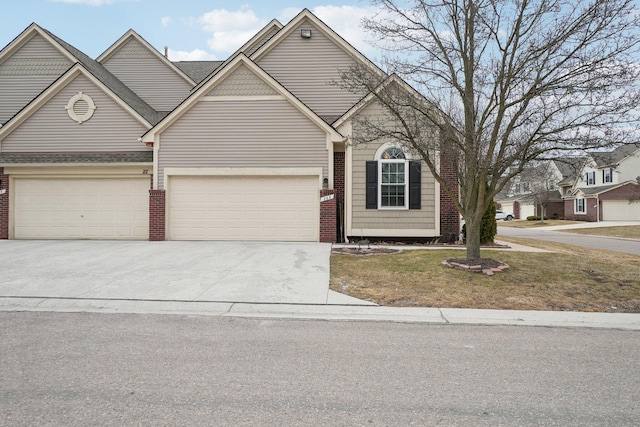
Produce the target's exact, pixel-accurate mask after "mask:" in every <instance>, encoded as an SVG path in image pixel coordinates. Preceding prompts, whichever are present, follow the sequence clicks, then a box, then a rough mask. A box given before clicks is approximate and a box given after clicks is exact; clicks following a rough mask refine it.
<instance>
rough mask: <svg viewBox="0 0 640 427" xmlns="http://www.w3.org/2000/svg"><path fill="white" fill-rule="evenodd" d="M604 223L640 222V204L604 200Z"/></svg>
mask: <svg viewBox="0 0 640 427" xmlns="http://www.w3.org/2000/svg"><path fill="white" fill-rule="evenodd" d="M602 220H603V221H640V202H636V203H629V202H628V201H626V200H603V201H602Z"/></svg>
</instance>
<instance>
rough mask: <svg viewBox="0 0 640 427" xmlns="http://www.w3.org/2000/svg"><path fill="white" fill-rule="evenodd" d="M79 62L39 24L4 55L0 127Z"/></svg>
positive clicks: (1, 55)
mask: <svg viewBox="0 0 640 427" xmlns="http://www.w3.org/2000/svg"><path fill="white" fill-rule="evenodd" d="M77 61H78V59H77V58H75V57H74V56H73V55H72V54H71V53H70V52H69V51H68V50H66V49H65V48H64V47H63V46H62V45H60V44H59V43H58V42H57V41H56V40H55V39H54V38H53V37H51V36H50V34H49V33H48V32H47V31H45V30H44V29H43V28H41V27H40V26H38V25H37V24H31V25H30V26H29V27H28V28H27V29H25V30H24V31H23V32H22V33H21V34H20V35H19V36H18V37H16V38H15V39H14V40H13V41H11V42H10V43H9V44H8V45H7V46H6V47H5V48H4V49H2V51H0V126H2V125H3V124H4V123H6V122H7V121H9V119H11V117H13V116H14V115H15V114H16V113H17V112H18V111H20V110H21V109H22V108H24V106H25V105H27V104H28V103H29V102H30V101H31V100H32V99H33V98H35V97H36V96H37V95H38V94H39V93H40V92H42V91H43V90H44V89H45V88H46V87H47V86H49V85H50V84H51V83H53V82H54V81H55V80H56V79H57V78H58V77H60V76H61V75H62V74H64V72H65V71H67V70H68V69H69V68H70V67H71V66H72V65H73V64H74V63H75V62H77Z"/></svg>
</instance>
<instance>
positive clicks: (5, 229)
mask: <svg viewBox="0 0 640 427" xmlns="http://www.w3.org/2000/svg"><path fill="white" fill-rule="evenodd" d="M3 191H4V193H3V194H0V239H8V238H9V175H5V174H4V168H0V193H2V192H3Z"/></svg>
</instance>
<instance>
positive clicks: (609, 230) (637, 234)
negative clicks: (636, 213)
mask: <svg viewBox="0 0 640 427" xmlns="http://www.w3.org/2000/svg"><path fill="white" fill-rule="evenodd" d="M558 231H562V232H564V233H575V234H589V235H592V236H607V237H626V238H628V239H640V225H630V226H620V227H595V228H576V229H568V230H558Z"/></svg>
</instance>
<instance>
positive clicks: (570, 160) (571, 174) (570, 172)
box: [553, 157, 586, 186]
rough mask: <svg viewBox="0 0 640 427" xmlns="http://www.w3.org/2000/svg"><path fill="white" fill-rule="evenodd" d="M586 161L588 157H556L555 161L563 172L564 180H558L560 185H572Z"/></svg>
mask: <svg viewBox="0 0 640 427" xmlns="http://www.w3.org/2000/svg"><path fill="white" fill-rule="evenodd" d="M585 161H586V157H563V158H561V159H555V160H553V162H554V163H555V165H556V167H557V168H558V170H559V171H560V173H561V174H562V180H560V182H558V185H559V186H571V185H573V184H574V183H575V181H576V179H578V176H579V175H580V172H581V171H582V167H583V166H584V163H585Z"/></svg>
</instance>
